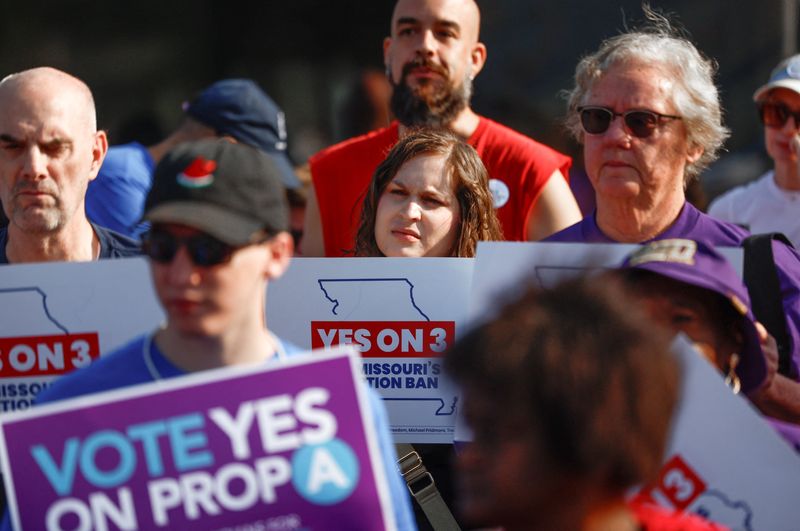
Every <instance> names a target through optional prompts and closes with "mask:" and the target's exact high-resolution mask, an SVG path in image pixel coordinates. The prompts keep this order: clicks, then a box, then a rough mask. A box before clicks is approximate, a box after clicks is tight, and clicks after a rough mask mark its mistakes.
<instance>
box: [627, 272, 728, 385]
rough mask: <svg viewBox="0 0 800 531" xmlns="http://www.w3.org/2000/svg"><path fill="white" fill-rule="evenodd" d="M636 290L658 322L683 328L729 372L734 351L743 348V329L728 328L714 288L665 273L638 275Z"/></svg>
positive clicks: (708, 354) (646, 308)
mask: <svg viewBox="0 0 800 531" xmlns="http://www.w3.org/2000/svg"><path fill="white" fill-rule="evenodd" d="M636 294H637V295H638V296H639V297H640V298H641V300H642V302H643V304H644V308H645V310H646V311H647V313H648V314H649V315H650V317H651V318H652V319H653V320H654V321H656V322H657V323H659V324H661V325H662V326H665V327H666V328H668V329H669V330H672V331H673V332H674V333H678V332H683V333H684V334H686V336H687V337H689V339H690V340H691V341H692V342H693V343H694V345H695V346H696V347H697V349H698V350H699V351H700V352H701V353H702V354H703V355H704V356H705V357H706V359H708V361H709V362H711V363H712V364H713V365H715V366H716V367H717V368H718V369H719V370H720V371H722V372H723V373H726V372H727V371H728V367H729V359H730V356H731V354H739V353H740V352H741V350H742V342H743V338H742V334H741V331H739V330H737V329H735V328H733V329H730V330H726V329H725V325H724V324H723V323H722V322H721V321H722V320H723V319H724V317H723V314H722V312H721V308H719V307H718V306H715V304H716V303H717V300H716V299H715V298H716V297H720V295H717V294H715V293H713V292H710V291H708V290H705V289H702V288H698V287H696V286H691V285H689V284H686V283H683V282H678V281H675V280H672V279H669V278H666V277H663V276H661V275H655V274H653V275H647V276H642V277H641V278H637V281H636Z"/></svg>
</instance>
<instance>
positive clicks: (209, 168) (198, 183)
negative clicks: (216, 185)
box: [177, 157, 217, 188]
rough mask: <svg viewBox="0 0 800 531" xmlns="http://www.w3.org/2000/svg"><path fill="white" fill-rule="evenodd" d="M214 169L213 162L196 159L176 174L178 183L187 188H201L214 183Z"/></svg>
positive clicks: (215, 167) (215, 164)
mask: <svg viewBox="0 0 800 531" xmlns="http://www.w3.org/2000/svg"><path fill="white" fill-rule="evenodd" d="M216 169H217V163H216V162H215V161H213V160H208V159H204V158H203V157H197V158H196V159H194V160H193V161H192V163H191V164H189V165H188V166H187V167H186V169H185V170H183V171H182V172H180V173H179V174H178V177H177V179H178V183H179V184H181V185H183V186H185V187H187V188H203V187H205V186H208V185H210V184H211V183H213V182H214V173H213V172H214V170H216Z"/></svg>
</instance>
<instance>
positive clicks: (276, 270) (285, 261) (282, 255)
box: [261, 231, 294, 280]
mask: <svg viewBox="0 0 800 531" xmlns="http://www.w3.org/2000/svg"><path fill="white" fill-rule="evenodd" d="M261 245H264V246H266V249H267V252H268V253H269V255H268V259H267V260H266V262H265V263H264V276H265V277H266V278H267V279H268V280H272V279H275V278H279V277H280V276H281V275H283V273H284V272H285V271H286V269H287V268H288V267H289V262H290V261H291V259H292V255H293V254H294V241H293V240H292V235H291V234H289V233H288V232H286V231H283V232H279V233H278V234H276V235H275V236H273V237H272V238H270V239H269V240H268V241H266V242H264V243H263V244H261Z"/></svg>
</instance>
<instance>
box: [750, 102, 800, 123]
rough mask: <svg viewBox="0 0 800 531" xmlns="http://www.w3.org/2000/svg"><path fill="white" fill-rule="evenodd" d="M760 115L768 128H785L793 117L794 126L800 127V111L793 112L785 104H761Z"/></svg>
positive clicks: (759, 105) (759, 106) (759, 107)
mask: <svg viewBox="0 0 800 531" xmlns="http://www.w3.org/2000/svg"><path fill="white" fill-rule="evenodd" d="M758 115H759V117H760V118H761V123H762V124H764V125H766V126H767V127H783V126H784V125H786V121H787V120H788V119H789V117H790V116H791V117H792V118H794V126H795V127H800V111H793V110H791V109H790V108H789V107H787V106H786V105H784V104H783V103H763V102H762V103H759V104H758Z"/></svg>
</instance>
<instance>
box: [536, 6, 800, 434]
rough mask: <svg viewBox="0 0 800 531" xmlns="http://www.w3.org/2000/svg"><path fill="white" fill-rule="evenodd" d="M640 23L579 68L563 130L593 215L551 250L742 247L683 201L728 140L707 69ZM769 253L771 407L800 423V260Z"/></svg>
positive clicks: (678, 41) (737, 233)
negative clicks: (779, 331)
mask: <svg viewBox="0 0 800 531" xmlns="http://www.w3.org/2000/svg"><path fill="white" fill-rule="evenodd" d="M645 14H646V16H647V17H648V20H649V24H648V25H646V26H644V27H642V28H641V29H637V30H632V31H629V32H627V33H622V34H620V35H617V36H615V37H611V38H609V39H607V40H606V41H604V42H603V43H602V44H601V45H600V49H599V50H598V51H597V52H595V53H593V54H591V55H588V56H586V57H585V58H583V59H582V60H581V61H580V63H579V64H578V66H577V68H576V71H575V87H574V88H573V90H572V92H571V93H570V95H569V103H568V117H567V126H568V127H569V130H570V131H571V132H572V134H573V135H574V136H575V138H576V139H577V140H578V141H579V142H581V143H582V144H583V155H584V162H585V166H586V171H587V173H588V175H589V179H590V181H591V182H592V184H593V186H594V189H595V195H596V198H597V208H596V210H595V212H594V214H593V215H591V216H587V217H586V218H584V219H583V221H581V222H579V223H577V224H575V225H573V226H571V227H569V228H567V229H564V230H563V231H561V232H559V233H557V234H554V235H553V236H551V237H550V238H548V239H547V241H552V242H587V243H613V242H621V243H644V242H649V241H652V240H661V239H666V238H688V239H692V240H702V241H706V242H708V243H710V244H711V245H714V246H719V247H738V246H740V245H742V242H743V241H744V239H745V238H746V237H747V236H749V233H748V232H747V231H746V230H744V229H742V228H741V227H738V226H737V225H734V224H732V223H727V222H723V221H720V220H718V219H716V218H713V217H711V216H708V215H706V214H703V213H702V212H700V211H699V210H697V209H696V208H695V207H694V206H692V205H691V204H690V203H688V202H687V201H686V195H685V187H686V183H687V182H688V181H689V180H690V179H693V178H696V177H697V175H698V174H699V173H700V171H701V170H702V169H703V168H704V167H705V166H706V165H707V164H708V163H710V162H711V161H712V160H714V159H715V158H716V156H717V152H718V151H719V149H720V147H721V146H722V143H723V141H724V140H725V138H726V137H727V136H728V131H727V129H726V128H725V127H724V126H723V125H722V110H721V108H720V103H719V94H718V92H717V88H716V87H715V86H714V82H713V73H714V68H713V63H712V62H711V61H710V60H709V59H707V58H705V57H703V56H702V55H701V54H700V52H699V51H698V50H697V48H695V46H694V45H693V44H692V43H691V42H689V41H688V40H686V39H685V38H683V37H681V36H679V35H677V33H676V32H675V30H674V29H673V28H672V27H671V26H670V24H669V21H668V20H667V19H666V18H664V17H662V16H661V15H659V14H657V13H655V12H653V11H650V10H649V9H645ZM771 246H772V251H773V255H774V261H775V269H776V273H777V277H778V283H779V285H780V297H781V301H780V303H781V304H782V307H783V311H784V312H785V315H786V323H785V324H786V329H787V335H788V336H789V341H790V343H791V344H790V345H787V349H788V352H790V353H791V364H790V365H791V366H790V368H789V371H788V373H787V375H783V374H778V375H777V376H776V379H778V380H780V381H781V384H780V387H781V388H782V389H785V390H787V393H786V394H785V395H784V396H783V397H777V396H776V399H777V402H776V404H775V406H776V407H780V408H782V409H784V413H783V415H782V416H784V417H785V416H791V417H793V418H798V419H800V407H798V404H800V402H798V401H797V399H796V396H798V395H800V384H798V382H797V380H798V378H800V371H798V368H799V367H800V255H798V254H797V253H796V252H795V251H794V249H792V248H791V247H789V246H786V245H784V244H783V243H780V242H777V241H775V242H772V244H771ZM748 289H750V290H753V289H759V286H749V287H748ZM773 335H774V333H773ZM778 404H780V405H778Z"/></svg>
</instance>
